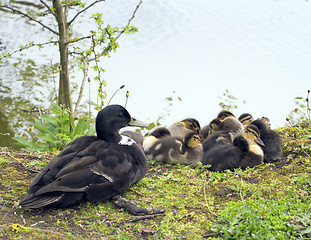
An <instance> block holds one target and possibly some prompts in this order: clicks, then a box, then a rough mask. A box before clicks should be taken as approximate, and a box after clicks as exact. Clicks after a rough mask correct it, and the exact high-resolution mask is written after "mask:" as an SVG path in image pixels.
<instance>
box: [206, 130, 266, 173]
mask: <svg viewBox="0 0 311 240" xmlns="http://www.w3.org/2000/svg"><path fill="white" fill-rule="evenodd" d="M260 146H264V143H263V141H262V140H261V138H260V131H259V129H258V128H257V127H256V126H255V125H252V124H251V125H248V126H247V127H246V128H245V129H244V131H243V133H242V134H241V135H240V136H237V137H236V138H235V139H234V140H233V143H225V144H219V145H215V146H214V147H212V148H211V149H209V150H208V151H204V154H203V158H202V164H203V165H208V164H209V165H211V167H209V168H208V169H209V170H210V171H224V170H226V169H229V170H233V169H234V168H239V167H240V168H242V169H245V168H246V167H254V166H256V165H260V164H262V163H263V159H264V153H263V151H262V149H261V147H260Z"/></svg>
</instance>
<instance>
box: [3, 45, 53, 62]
mask: <svg viewBox="0 0 311 240" xmlns="http://www.w3.org/2000/svg"><path fill="white" fill-rule="evenodd" d="M55 43H58V41H49V42H45V43H33V42H32V43H30V44H27V45H26V46H22V47H20V49H18V50H15V51H13V52H11V53H8V54H5V55H4V56H0V61H1V60H2V59H3V58H5V57H11V56H12V55H14V54H15V53H18V52H21V51H23V50H25V49H28V48H32V47H36V46H38V47H42V46H44V45H48V44H55Z"/></svg>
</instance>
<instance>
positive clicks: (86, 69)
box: [73, 58, 89, 118]
mask: <svg viewBox="0 0 311 240" xmlns="http://www.w3.org/2000/svg"><path fill="white" fill-rule="evenodd" d="M83 65H84V69H83V79H82V83H81V87H80V92H79V96H78V99H77V102H76V106H75V110H74V112H73V117H74V118H75V116H76V115H77V113H78V108H79V105H80V101H81V99H82V95H83V90H84V85H85V82H86V79H87V74H88V69H89V64H88V62H87V61H86V58H83Z"/></svg>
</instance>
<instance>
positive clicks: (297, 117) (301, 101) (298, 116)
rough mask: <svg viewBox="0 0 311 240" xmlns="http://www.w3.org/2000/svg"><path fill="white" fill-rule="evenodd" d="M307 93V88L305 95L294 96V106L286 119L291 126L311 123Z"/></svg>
mask: <svg viewBox="0 0 311 240" xmlns="http://www.w3.org/2000/svg"><path fill="white" fill-rule="evenodd" d="M309 94H310V90H308V93H307V97H306V98H303V97H296V98H295V105H296V108H295V109H294V110H292V111H291V112H290V113H289V114H288V116H287V118H286V121H287V122H288V123H289V125H291V126H296V125H299V126H305V125H310V123H311V108H310V105H309Z"/></svg>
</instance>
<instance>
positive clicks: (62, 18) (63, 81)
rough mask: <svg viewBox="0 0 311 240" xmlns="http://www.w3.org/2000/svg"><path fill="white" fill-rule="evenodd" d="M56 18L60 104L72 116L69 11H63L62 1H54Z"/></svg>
mask: <svg viewBox="0 0 311 240" xmlns="http://www.w3.org/2000/svg"><path fill="white" fill-rule="evenodd" d="M53 7H54V9H55V17H56V21H57V24H58V30H59V39H58V46H59V51H60V74H59V90H58V104H60V105H63V106H65V107H66V108H67V109H69V110H70V113H71V114H72V99H71V93H70V82H69V74H68V29H67V10H66V9H65V10H64V11H63V6H62V4H61V1H60V0H54V1H53Z"/></svg>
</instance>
